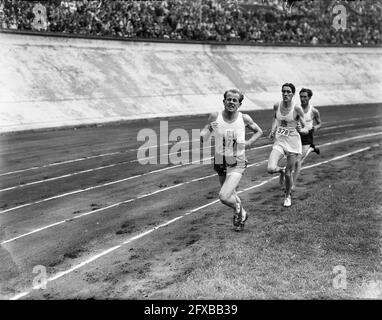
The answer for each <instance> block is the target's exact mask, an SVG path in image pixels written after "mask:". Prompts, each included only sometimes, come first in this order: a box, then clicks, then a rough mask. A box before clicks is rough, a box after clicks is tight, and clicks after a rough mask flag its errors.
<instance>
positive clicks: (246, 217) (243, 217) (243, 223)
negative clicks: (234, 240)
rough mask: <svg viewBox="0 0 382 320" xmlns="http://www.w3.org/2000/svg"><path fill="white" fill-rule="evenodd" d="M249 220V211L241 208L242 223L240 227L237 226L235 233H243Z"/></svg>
mask: <svg viewBox="0 0 382 320" xmlns="http://www.w3.org/2000/svg"><path fill="white" fill-rule="evenodd" d="M247 220H248V214H247V211H245V210H244V208H243V207H242V208H241V221H240V222H239V224H238V226H236V229H235V231H242V230H243V229H244V226H245V222H246V221H247Z"/></svg>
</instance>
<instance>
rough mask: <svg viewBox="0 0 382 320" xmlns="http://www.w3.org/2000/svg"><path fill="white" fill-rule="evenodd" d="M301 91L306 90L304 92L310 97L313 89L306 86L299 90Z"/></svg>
mask: <svg viewBox="0 0 382 320" xmlns="http://www.w3.org/2000/svg"><path fill="white" fill-rule="evenodd" d="M301 92H306V93H307V94H308V97H309V98H311V97H312V96H313V91H312V90H310V89H308V88H302V89H301V90H300V94H301Z"/></svg>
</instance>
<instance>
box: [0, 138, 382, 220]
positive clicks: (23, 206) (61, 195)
mask: <svg viewBox="0 0 382 320" xmlns="http://www.w3.org/2000/svg"><path fill="white" fill-rule="evenodd" d="M380 134H382V132H377V133H372V134H366V135H359V136H355V137H351V138H345V139H341V140H335V141H333V142H329V143H325V144H322V145H320V146H326V145H333V144H337V143H342V142H346V141H351V140H356V139H362V138H368V137H371V136H376V135H380ZM271 146H272V144H267V145H263V146H260V147H254V148H251V149H248V150H250V151H252V150H259V149H263V148H267V147H271ZM212 158H213V157H210V158H205V159H203V160H202V161H205V160H210V159H212ZM195 162H200V161H194V162H190V163H189V164H193V163H195ZM180 166H183V165H175V166H169V167H166V168H162V169H157V170H153V171H149V172H146V173H143V174H140V175H136V176H131V177H128V178H125V179H121V180H116V181H112V182H108V183H105V184H101V185H97V186H93V187H88V188H84V189H79V190H75V191H72V192H67V193H63V194H60V195H56V196H53V197H49V198H45V199H42V200H38V201H34V202H30V203H26V204H22V205H19V206H16V207H12V208H9V209H5V210H2V211H0V214H2V213H7V212H11V211H14V210H18V209H21V208H25V207H28V206H32V205H35V204H40V203H43V202H46V201H50V200H54V199H59V198H63V197H67V196H70V195H73V194H78V193H81V192H86V191H89V190H94V189H98V188H102V187H105V186H109V185H113V184H117V183H121V182H125V181H128V180H132V179H136V178H139V177H142V176H145V175H149V174H152V173H157V172H161V171H165V170H170V169H173V168H176V167H180Z"/></svg>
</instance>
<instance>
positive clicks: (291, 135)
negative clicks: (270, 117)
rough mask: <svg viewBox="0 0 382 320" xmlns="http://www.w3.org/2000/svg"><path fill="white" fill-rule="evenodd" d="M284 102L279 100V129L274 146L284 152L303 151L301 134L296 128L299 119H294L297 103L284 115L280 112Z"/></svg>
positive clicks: (277, 113)
mask: <svg viewBox="0 0 382 320" xmlns="http://www.w3.org/2000/svg"><path fill="white" fill-rule="evenodd" d="M281 103H282V102H279V105H278V108H277V111H276V119H277V129H276V136H275V142H274V144H273V148H275V149H277V150H279V151H280V152H282V153H285V152H291V153H298V154H301V153H302V144H301V138H300V134H299V133H298V131H297V130H296V127H297V121H296V120H295V119H294V109H295V106H296V104H295V103H293V106H292V108H291V110H290V111H289V113H288V114H287V115H285V116H283V115H282V114H281V112H280V106H281Z"/></svg>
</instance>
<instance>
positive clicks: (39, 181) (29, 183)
mask: <svg viewBox="0 0 382 320" xmlns="http://www.w3.org/2000/svg"><path fill="white" fill-rule="evenodd" d="M347 126H348V125H344V126H336V127H326V128H323V129H320V131H323V130H325V129H333V128H340V127H347ZM357 130H358V129H357ZM327 135H330V134H327ZM320 136H326V135H320ZM193 141H194V140H193ZM271 145H272V144H266V145H263V146H261V147H256V148H251V149H248V150H255V149H262V148H266V147H269V146H271ZM205 149H210V147H206V148H202V150H205ZM194 150H198V149H195V148H194V149H187V150H184V152H192V151H194ZM177 153H178V152H171V153H168V154H167V155H169V156H170V155H174V154H177ZM154 158H155V157H147V158H145V160H149V159H154ZM208 159H211V158H208ZM139 161H140V159H135V160H129V161H124V162H120V163H115V164H110V165H105V166H100V167H97V168H93V169H87V170H82V171H78V172H74V173H69V174H65V175H62V176H57V177H52V178H48V179H43V180H38V181H34V182H28V183H24V184H21V185H17V186H13V187H8V188H4V189H0V193H1V192H5V191H10V190H15V189H19V188H24V187H27V186H31V185H36V184H41V183H45V182H50V181H55V180H59V179H64V178H69V177H73V176H76V175H79V174H84V173H89V172H93V171H98V170H103V169H107V168H112V167H115V166H120V165H125V164H128V163H133V162H139ZM197 162H198V161H193V162H190V163H188V164H193V163H197ZM188 164H183V165H188ZM179 166H180V165H176V166H172V167H173V168H175V167H179ZM165 169H166V170H168V169H167V168H165ZM161 170H163V169H159V170H158V171H156V170H154V171H151V172H150V173H154V172H160V171H161ZM0 213H1V211H0Z"/></svg>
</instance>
